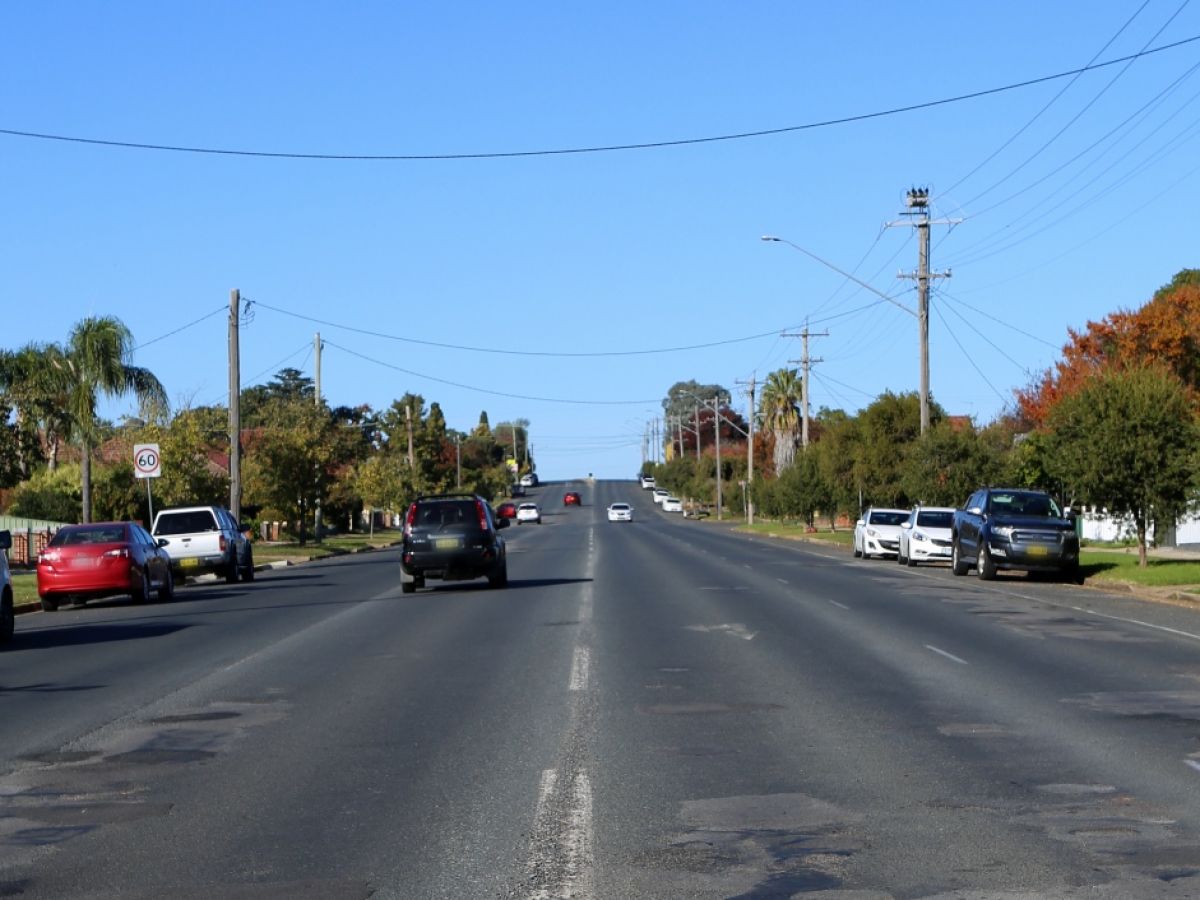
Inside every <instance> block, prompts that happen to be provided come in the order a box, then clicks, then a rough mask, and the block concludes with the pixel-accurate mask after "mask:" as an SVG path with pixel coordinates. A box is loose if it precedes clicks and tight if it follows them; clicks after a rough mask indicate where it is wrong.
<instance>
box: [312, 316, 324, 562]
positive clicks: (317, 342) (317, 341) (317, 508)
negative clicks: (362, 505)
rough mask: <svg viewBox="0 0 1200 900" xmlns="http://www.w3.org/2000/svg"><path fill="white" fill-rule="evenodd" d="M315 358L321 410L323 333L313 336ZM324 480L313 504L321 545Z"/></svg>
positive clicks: (315, 534) (315, 533)
mask: <svg viewBox="0 0 1200 900" xmlns="http://www.w3.org/2000/svg"><path fill="white" fill-rule="evenodd" d="M313 356H314V357H315V359H316V365H315V367H314V374H315V376H316V378H315V385H314V386H315V388H316V390H315V391H314V392H313V394H314V399H315V400H316V402H317V409H320V408H321V332H319V331H318V332H317V333H316V334H315V335H313ZM324 481H325V479H324V478H321V479H318V484H317V497H316V500H315V501H314V503H313V539H314V540H315V541H316V542H317V543H318V544H319V543H321V490H322V488H323V487H324Z"/></svg>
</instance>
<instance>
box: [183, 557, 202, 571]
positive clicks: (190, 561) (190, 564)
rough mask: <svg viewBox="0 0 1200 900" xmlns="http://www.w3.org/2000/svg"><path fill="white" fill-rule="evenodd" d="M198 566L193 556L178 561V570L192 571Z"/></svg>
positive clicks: (198, 561) (198, 563) (198, 562)
mask: <svg viewBox="0 0 1200 900" xmlns="http://www.w3.org/2000/svg"><path fill="white" fill-rule="evenodd" d="M198 565H200V560H198V559H197V558H196V557H194V556H189V557H187V558H186V559H181V560H180V561H179V568H181V569H194V568H196V566H198Z"/></svg>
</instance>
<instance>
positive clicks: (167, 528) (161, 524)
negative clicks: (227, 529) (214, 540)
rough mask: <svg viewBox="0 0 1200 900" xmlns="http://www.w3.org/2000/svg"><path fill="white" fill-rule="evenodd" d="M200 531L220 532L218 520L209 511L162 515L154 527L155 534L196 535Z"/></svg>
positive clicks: (199, 510) (198, 510)
mask: <svg viewBox="0 0 1200 900" xmlns="http://www.w3.org/2000/svg"><path fill="white" fill-rule="evenodd" d="M200 531H220V528H218V526H217V520H216V519H215V518H213V514H212V513H211V512H209V511H208V510H207V509H197V510H193V511H191V512H178V513H160V514H159V517H158V521H157V522H156V523H155V525H154V533H155V534H196V533H197V532H200Z"/></svg>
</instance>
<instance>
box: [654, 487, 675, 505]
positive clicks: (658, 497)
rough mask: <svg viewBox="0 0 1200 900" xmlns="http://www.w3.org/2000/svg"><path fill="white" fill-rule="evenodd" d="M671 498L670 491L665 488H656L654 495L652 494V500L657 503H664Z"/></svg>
mask: <svg viewBox="0 0 1200 900" xmlns="http://www.w3.org/2000/svg"><path fill="white" fill-rule="evenodd" d="M670 496H671V492H670V491H668V490H666V489H664V488H655V489H654V491H653V493H651V495H650V498H651V499H652V500H653V501H654V502H655V503H662V502H663V501H664V500H666V499H667V498H668V497H670Z"/></svg>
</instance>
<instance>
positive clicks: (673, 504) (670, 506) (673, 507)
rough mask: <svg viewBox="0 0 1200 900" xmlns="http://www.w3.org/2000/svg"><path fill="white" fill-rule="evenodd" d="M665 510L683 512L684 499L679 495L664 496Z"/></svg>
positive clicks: (663, 507) (663, 509)
mask: <svg viewBox="0 0 1200 900" xmlns="http://www.w3.org/2000/svg"><path fill="white" fill-rule="evenodd" d="M662 511H663V512H677V513H681V512H683V501H682V500H680V499H679V498H678V497H664V498H663V501H662Z"/></svg>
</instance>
